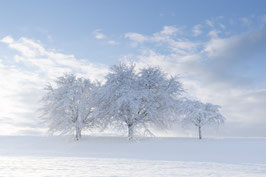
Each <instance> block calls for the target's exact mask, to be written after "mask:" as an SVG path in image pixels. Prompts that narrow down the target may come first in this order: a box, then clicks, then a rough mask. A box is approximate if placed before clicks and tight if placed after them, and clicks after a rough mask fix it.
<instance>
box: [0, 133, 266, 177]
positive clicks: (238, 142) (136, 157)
mask: <svg viewBox="0 0 266 177" xmlns="http://www.w3.org/2000/svg"><path fill="white" fill-rule="evenodd" d="M0 142H1V143H0V176H1V177H2V176H3V177H5V176H16V177H17V176H25V177H31V176H32V177H33V176H34V177H36V176H69V177H70V176H71V177H73V176H95V177H96V176H97V177H100V176H101V177H107V176H112V177H115V176H119V177H123V176H136V177H142V176H151V177H157V176H226V177H228V176H234V177H235V176H250V177H256V176H266V138H226V139H203V140H202V141H199V140H198V139H194V138H154V139H143V140H141V141H137V142H128V141H127V140H126V138H122V137H89V136H87V137H84V138H83V139H82V140H81V141H80V142H74V141H72V140H70V139H68V138H64V137H26V136H1V137H0Z"/></svg>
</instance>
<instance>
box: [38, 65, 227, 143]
mask: <svg viewBox="0 0 266 177" xmlns="http://www.w3.org/2000/svg"><path fill="white" fill-rule="evenodd" d="M45 90H46V94H45V96H44V97H43V99H42V109H41V110H42V116H41V118H42V120H43V122H44V123H45V124H46V125H47V126H48V128H49V131H50V132H52V133H60V134H68V133H73V132H75V136H76V139H77V140H79V139H80V138H81V131H82V130H83V129H95V128H98V129H100V130H104V129H106V128H107V127H110V126H111V127H113V128H116V129H118V130H121V129H125V128H127V131H128V138H129V140H131V139H133V137H134V135H136V134H139V133H142V134H145V135H146V134H148V135H152V132H151V128H160V129H166V128H168V127H169V126H171V125H173V123H180V122H181V123H185V124H193V125H195V126H197V127H198V130H199V138H200V139H201V137H202V136H201V128H202V127H203V126H204V125H207V124H220V123H223V121H224V117H223V116H222V115H221V114H220V112H219V108H220V107H219V106H217V105H213V104H210V103H207V104H204V103H202V102H199V101H192V100H189V99H186V98H184V97H182V93H183V92H184V89H183V86H182V84H181V83H180V81H179V80H178V78H177V77H169V76H168V75H166V74H165V73H163V72H162V71H161V70H160V69H159V68H156V67H146V68H142V69H140V70H138V71H136V68H135V66H134V64H130V63H119V64H118V65H115V66H113V67H112V68H111V69H110V73H109V74H107V75H106V77H105V81H104V83H100V82H97V83H93V82H91V81H90V80H88V79H84V78H77V77H76V76H75V75H73V74H65V75H64V76H62V77H59V78H57V80H55V84H54V86H52V85H51V84H48V85H47V86H46V87H45Z"/></svg>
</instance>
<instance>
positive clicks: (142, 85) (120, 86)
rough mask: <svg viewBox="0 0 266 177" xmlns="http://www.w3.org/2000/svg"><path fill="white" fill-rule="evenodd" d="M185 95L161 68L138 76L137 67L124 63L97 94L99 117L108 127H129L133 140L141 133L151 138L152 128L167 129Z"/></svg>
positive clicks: (148, 69)
mask: <svg viewBox="0 0 266 177" xmlns="http://www.w3.org/2000/svg"><path fill="white" fill-rule="evenodd" d="M182 91H183V89H182V86H181V84H180V82H179V81H178V80H177V79H176V78H174V77H172V78H168V77H167V76H166V75H165V74H164V73H163V72H161V70H160V69H158V68H153V67H147V68H144V69H141V70H140V71H139V72H136V71H135V66H134V65H133V64H129V63H120V64H118V65H115V66H113V67H112V68H111V72H110V73H109V74H108V75H107V76H106V83H105V84H104V85H103V86H102V87H101V88H100V89H99V90H98V92H97V104H96V107H95V114H96V116H97V117H101V119H102V120H103V122H104V123H105V125H110V124H115V125H116V127H118V128H121V127H124V126H126V127H127V129H128V138H129V140H131V139H132V138H133V137H134V134H135V132H137V131H140V130H143V131H144V133H150V134H151V132H150V127H151V126H158V127H163V126H164V125H166V122H167V121H166V118H167V117H168V116H170V114H171V113H173V111H174V110H175V109H176V107H177V95H179V94H180V93H181V92H182Z"/></svg>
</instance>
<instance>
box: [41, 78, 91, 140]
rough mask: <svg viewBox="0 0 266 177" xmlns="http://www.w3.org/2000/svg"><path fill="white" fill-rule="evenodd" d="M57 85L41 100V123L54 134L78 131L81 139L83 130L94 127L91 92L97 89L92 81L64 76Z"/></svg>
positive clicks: (50, 87)
mask: <svg viewBox="0 0 266 177" xmlns="http://www.w3.org/2000/svg"><path fill="white" fill-rule="evenodd" d="M55 85H56V86H54V87H53V86H52V85H51V84H48V85H47V87H45V90H46V91H47V93H46V95H45V96H44V97H43V99H42V108H41V110H42V112H43V114H42V116H41V118H42V120H43V122H44V123H45V124H46V125H47V126H48V128H49V131H50V132H51V133H56V132H58V133H60V134H68V133H73V132H75V135H76V139H77V140H79V139H80V138H81V131H82V129H83V128H84V127H90V126H92V124H93V123H94V122H93V119H92V117H91V112H92V109H93V104H92V98H91V96H92V95H91V92H92V90H93V88H94V87H95V86H94V84H92V83H91V82H90V81H89V80H87V79H83V78H76V76H74V75H73V74H65V75H64V76H62V77H58V78H57V80H55Z"/></svg>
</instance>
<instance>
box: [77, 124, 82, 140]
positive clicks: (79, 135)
mask: <svg viewBox="0 0 266 177" xmlns="http://www.w3.org/2000/svg"><path fill="white" fill-rule="evenodd" d="M80 138H81V129H80V128H79V127H78V126H76V140H77V141H78V140H80Z"/></svg>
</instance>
